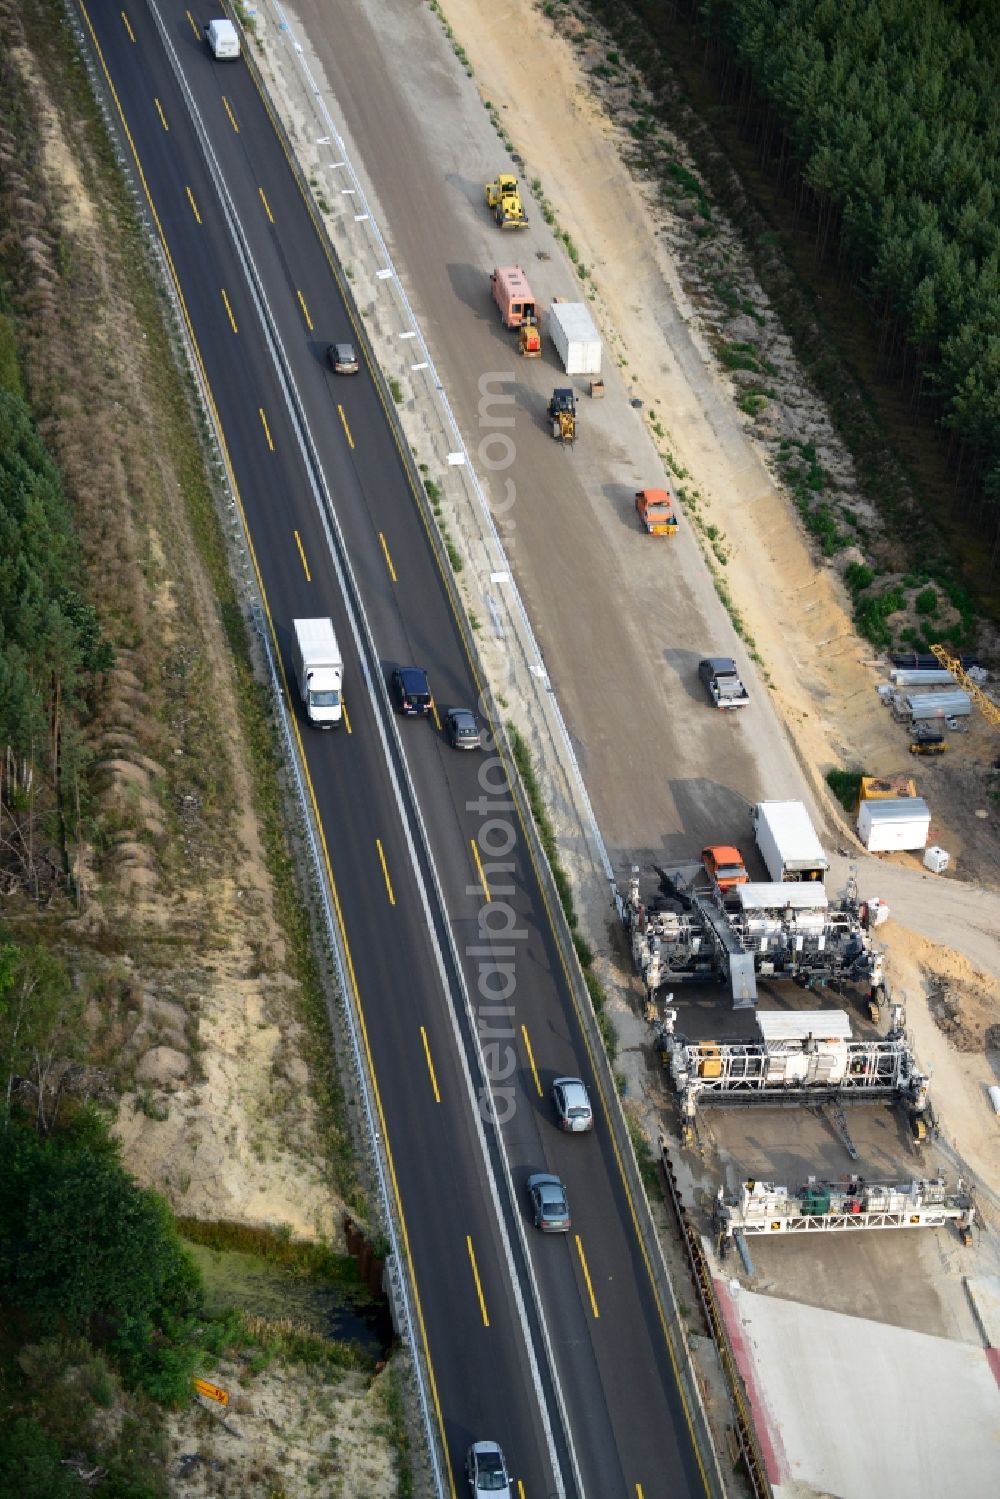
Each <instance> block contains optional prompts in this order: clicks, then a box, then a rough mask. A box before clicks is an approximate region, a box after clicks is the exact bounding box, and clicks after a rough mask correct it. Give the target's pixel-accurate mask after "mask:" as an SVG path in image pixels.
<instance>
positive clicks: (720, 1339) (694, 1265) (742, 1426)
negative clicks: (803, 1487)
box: [660, 1142, 772, 1499]
mask: <svg viewBox="0 0 1000 1499" xmlns="http://www.w3.org/2000/svg"><path fill="white" fill-rule="evenodd" d="M660 1164H661V1166H662V1168H663V1176H664V1179H665V1181H666V1184H667V1195H668V1197H669V1200H670V1205H671V1207H672V1208H673V1210H674V1216H675V1217H676V1219H677V1225H678V1227H679V1229H680V1232H681V1238H682V1239H683V1241H684V1247H685V1249H686V1250H687V1255H688V1262H689V1264H690V1266H691V1278H692V1280H693V1281H694V1286H695V1291H696V1292H697V1295H698V1300H699V1302H700V1304H701V1309H702V1312H703V1313H704V1317H705V1322H706V1325H707V1326H708V1330H709V1332H710V1334H711V1336H712V1340H713V1342H714V1343H715V1346H716V1348H717V1349H718V1351H719V1359H720V1362H721V1364H722V1372H723V1374H724V1375H725V1379H726V1385H727V1387H728V1389H729V1398H730V1400H731V1402H732V1407H733V1417H734V1425H735V1431H736V1440H737V1443H738V1445H739V1451H740V1456H741V1458H742V1459H743V1466H744V1468H745V1470H746V1476H747V1479H748V1481H749V1483H750V1487H751V1490H752V1492H753V1494H754V1496H755V1499H771V1495H772V1490H771V1482H770V1479H769V1478H768V1476H767V1467H766V1465H765V1463H764V1457H763V1454H762V1452H761V1450H760V1445H759V1443H758V1441H757V1433H756V1430H755V1429H754V1424H753V1416H752V1414H751V1411H750V1406H749V1402H748V1401H747V1395H746V1388H745V1386H744V1383H743V1376H742V1374H741V1373H740V1371H739V1368H738V1366H737V1363H736V1358H735V1356H734V1354H733V1350H732V1347H731V1345H730V1342H729V1335H728V1333H727V1332H726V1324H725V1321H724V1320H723V1316H722V1310H721V1308H720V1306H719V1303H718V1300H717V1298H716V1295H715V1287H714V1285H713V1284H712V1272H711V1268H710V1266H709V1263H708V1260H707V1259H706V1257H705V1251H704V1249H703V1247H702V1243H701V1235H700V1233H699V1232H698V1230H697V1228H696V1227H695V1225H694V1224H693V1223H692V1222H691V1219H690V1217H689V1215H688V1212H687V1209H686V1208H685V1207H684V1204H683V1203H682V1201H681V1196H680V1191H679V1189H678V1186H677V1177H676V1175H675V1173H674V1168H673V1162H672V1161H671V1159H670V1155H669V1153H668V1151H667V1148H666V1145H665V1144H663V1143H662V1142H661V1146H660Z"/></svg>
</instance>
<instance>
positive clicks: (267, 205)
mask: <svg viewBox="0 0 1000 1499" xmlns="http://www.w3.org/2000/svg"><path fill="white" fill-rule="evenodd" d="M257 191H258V192H259V193H260V201H261V202H262V203H263V205H264V212H265V213H266V214H267V217H268V219H269V220H270V222H271V223H272V224H273V223H274V214H273V213H272V212H271V205H270V203H269V202H268V201H267V199H266V198H265V197H264V189H263V188H262V187H259V188H258V189H257Z"/></svg>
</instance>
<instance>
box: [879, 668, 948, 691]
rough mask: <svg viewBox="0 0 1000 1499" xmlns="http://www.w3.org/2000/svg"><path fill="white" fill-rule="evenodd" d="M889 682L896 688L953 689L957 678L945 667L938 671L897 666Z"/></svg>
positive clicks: (891, 673)
mask: <svg viewBox="0 0 1000 1499" xmlns="http://www.w3.org/2000/svg"><path fill="white" fill-rule="evenodd" d="M889 681H890V682H891V683H892V684H893V686H894V687H952V686H954V684H955V678H954V677H953V676H952V674H951V672H950V671H945V669H944V667H943V666H942V667H941V668H940V669H939V670H937V671H932V670H930V669H924V668H921V667H918V666H914V667H907V666H897V667H896V668H894V670H893V671H891V672H890V673H889Z"/></svg>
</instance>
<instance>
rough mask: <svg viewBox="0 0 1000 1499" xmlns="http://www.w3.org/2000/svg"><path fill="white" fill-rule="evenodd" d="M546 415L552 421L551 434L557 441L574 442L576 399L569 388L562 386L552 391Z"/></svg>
mask: <svg viewBox="0 0 1000 1499" xmlns="http://www.w3.org/2000/svg"><path fill="white" fill-rule="evenodd" d="M548 417H549V421H550V422H551V423H552V436H553V437H554V438H555V439H556V441H557V442H566V443H571V442H576V400H575V398H574V396H573V392H572V391H571V390H566V389H565V388H564V389H561V390H554V391H553V392H552V399H551V401H550V402H549V406H548Z"/></svg>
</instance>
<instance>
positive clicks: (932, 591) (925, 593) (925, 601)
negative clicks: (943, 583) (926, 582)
mask: <svg viewBox="0 0 1000 1499" xmlns="http://www.w3.org/2000/svg"><path fill="white" fill-rule="evenodd" d="M913 607H914V608H915V609H916V611H917V613H918V614H936V613H937V611H938V591H937V589H936V588H935V587H934V585H933V584H931V586H930V587H929V588H924V589H921V591H920V593H918V594H917V596H916V598H915V599H914V600H913Z"/></svg>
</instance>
